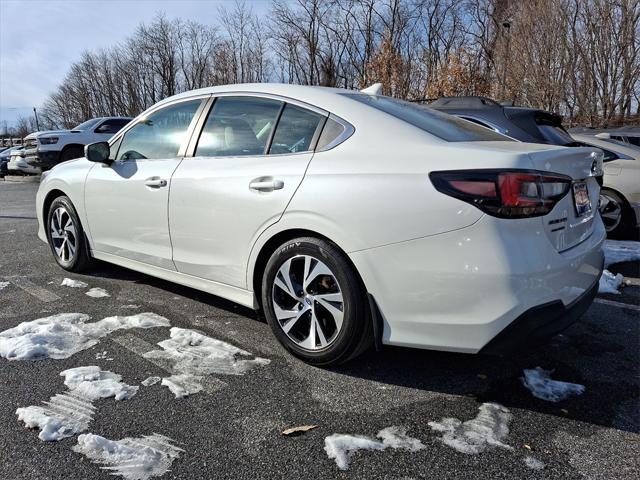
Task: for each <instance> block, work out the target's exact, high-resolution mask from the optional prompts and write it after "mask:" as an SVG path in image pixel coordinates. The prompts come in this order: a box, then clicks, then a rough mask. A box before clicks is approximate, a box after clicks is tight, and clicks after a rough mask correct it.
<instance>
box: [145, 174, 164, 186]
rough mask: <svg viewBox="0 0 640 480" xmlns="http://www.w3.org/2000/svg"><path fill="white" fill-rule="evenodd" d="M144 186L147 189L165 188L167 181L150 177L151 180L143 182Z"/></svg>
mask: <svg viewBox="0 0 640 480" xmlns="http://www.w3.org/2000/svg"><path fill="white" fill-rule="evenodd" d="M144 184H145V185H146V186H147V187H151V188H160V187H166V186H167V181H166V180H165V179H164V178H159V177H151V178H147V179H146V180H145V181H144Z"/></svg>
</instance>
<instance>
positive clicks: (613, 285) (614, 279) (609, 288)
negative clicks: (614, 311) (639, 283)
mask: <svg viewBox="0 0 640 480" xmlns="http://www.w3.org/2000/svg"><path fill="white" fill-rule="evenodd" d="M623 280H624V277H623V276H622V275H621V274H620V273H618V274H617V275H614V274H613V273H611V272H610V271H609V270H603V271H602V276H601V277H600V283H599V285H598V293H615V294H619V293H620V292H619V291H618V288H620V285H622V281H623Z"/></svg>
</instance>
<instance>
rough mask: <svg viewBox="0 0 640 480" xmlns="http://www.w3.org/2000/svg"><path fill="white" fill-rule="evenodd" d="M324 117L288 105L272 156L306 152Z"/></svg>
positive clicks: (276, 135)
mask: <svg viewBox="0 0 640 480" xmlns="http://www.w3.org/2000/svg"><path fill="white" fill-rule="evenodd" d="M323 119H324V117H323V116H322V115H320V114H318V113H315V112H312V111H310V110H307V109H305V108H300V107H297V106H295V105H291V104H287V105H286V106H285V107H284V110H283V111H282V115H281V116H280V120H278V126H277V127H276V133H275V135H274V136H273V141H272V143H271V148H270V149H269V153H270V154H282V153H297V152H306V151H308V150H309V149H310V147H311V141H312V140H313V139H314V137H315V134H316V131H317V130H318V128H320V126H321V125H320V123H321V121H322V120H323Z"/></svg>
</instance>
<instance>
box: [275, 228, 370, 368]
mask: <svg viewBox="0 0 640 480" xmlns="http://www.w3.org/2000/svg"><path fill="white" fill-rule="evenodd" d="M262 304H263V308H264V312H265V316H266V318H267V321H268V323H269V325H270V326H271V329H272V330H273V332H274V334H275V336H276V338H278V340H279V341H280V343H282V345H284V347H285V348H286V349H287V350H289V351H290V352H291V353H292V354H293V355H295V356H297V357H299V358H301V359H303V360H304V361H306V362H308V363H311V364H314V365H325V366H328V365H337V364H340V363H344V362H346V361H348V360H350V359H352V358H354V357H356V356H357V355H359V354H360V353H362V352H363V351H364V350H365V349H366V348H367V347H368V346H370V345H371V343H372V340H373V334H372V331H371V321H370V320H369V308H368V304H367V298H366V292H365V289H364V286H363V285H362V281H361V280H360V278H359V277H358V275H357V273H356V272H355V270H354V268H353V267H352V266H351V264H350V263H349V261H348V259H347V258H346V256H345V255H344V254H343V253H342V252H341V251H340V250H339V249H338V248H337V247H336V246H335V245H333V244H331V243H330V242H328V241H325V240H322V239H318V238H313V237H305V238H297V239H293V240H290V241H288V242H286V243H285V244H284V245H282V246H281V247H280V248H278V249H277V250H276V251H275V252H274V253H273V255H272V256H271V258H270V259H269V262H268V263H267V266H266V269H265V274H264V276H263V281H262Z"/></svg>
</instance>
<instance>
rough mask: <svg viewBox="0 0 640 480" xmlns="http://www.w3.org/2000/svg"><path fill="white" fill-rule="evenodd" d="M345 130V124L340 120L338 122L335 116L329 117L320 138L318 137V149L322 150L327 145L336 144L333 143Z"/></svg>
mask: <svg viewBox="0 0 640 480" xmlns="http://www.w3.org/2000/svg"><path fill="white" fill-rule="evenodd" d="M344 130H345V126H344V125H343V124H341V123H340V122H336V121H335V120H334V119H333V118H331V117H329V118H327V121H326V122H325V124H324V128H323V129H322V133H321V134H320V138H319V139H318V145H316V150H322V149H325V148H327V147H331V146H335V145H332V143H333V142H335V141H336V140H337V139H338V137H339V136H340V135H342V133H343V132H344Z"/></svg>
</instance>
